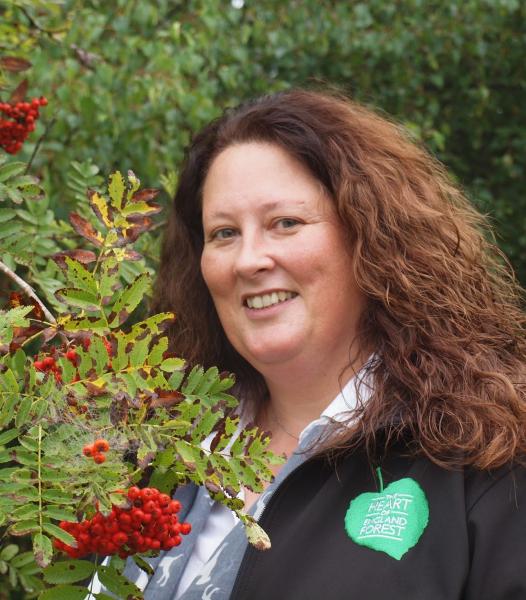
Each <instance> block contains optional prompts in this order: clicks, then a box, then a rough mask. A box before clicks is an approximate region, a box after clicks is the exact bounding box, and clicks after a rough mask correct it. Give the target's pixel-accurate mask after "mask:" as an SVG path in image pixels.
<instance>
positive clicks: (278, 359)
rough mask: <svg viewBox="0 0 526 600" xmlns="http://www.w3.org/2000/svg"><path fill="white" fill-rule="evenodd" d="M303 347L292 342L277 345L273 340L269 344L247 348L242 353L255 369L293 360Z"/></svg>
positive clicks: (287, 341)
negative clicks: (259, 366) (258, 366)
mask: <svg viewBox="0 0 526 600" xmlns="http://www.w3.org/2000/svg"><path fill="white" fill-rule="evenodd" d="M300 349H301V345H299V344H291V340H290V339H289V340H286V341H284V342H283V343H281V344H280V343H276V340H273V342H272V343H269V344H257V346H253V347H246V348H245V349H244V352H242V354H243V356H244V358H245V359H246V360H247V361H248V362H249V363H250V364H251V365H253V366H254V367H255V368H257V365H258V364H260V365H272V364H278V363H284V362H286V361H288V360H291V359H293V358H294V357H295V356H297V355H298V354H299V352H300Z"/></svg>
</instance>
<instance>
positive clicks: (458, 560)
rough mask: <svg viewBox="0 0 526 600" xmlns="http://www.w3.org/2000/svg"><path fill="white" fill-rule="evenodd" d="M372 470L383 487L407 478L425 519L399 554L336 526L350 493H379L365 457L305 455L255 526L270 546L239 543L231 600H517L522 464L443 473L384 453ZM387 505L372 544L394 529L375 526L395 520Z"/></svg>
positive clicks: (524, 503) (520, 598) (525, 544)
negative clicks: (241, 550)
mask: <svg viewBox="0 0 526 600" xmlns="http://www.w3.org/2000/svg"><path fill="white" fill-rule="evenodd" d="M381 474H382V476H383V485H384V486H385V488H387V487H388V486H389V485H390V484H391V483H392V482H395V481H398V480H401V479H405V478H410V479H412V480H414V482H416V483H417V484H418V485H419V486H420V487H421V488H422V490H423V492H424V494H425V496H426V498H427V504H428V510H429V517H428V522H427V526H425V528H424V530H423V533H422V534H421V536H420V538H419V539H418V541H417V542H416V544H415V545H414V546H413V547H412V548H410V549H409V550H407V552H406V553H405V554H404V555H403V556H402V557H401V558H400V559H399V560H398V559H397V558H394V557H392V556H391V555H389V554H387V553H385V552H383V551H380V550H374V549H371V548H369V547H366V546H363V545H360V544H358V543H356V542H355V541H353V540H352V539H351V537H350V536H349V534H348V533H347V531H346V528H345V523H344V521H345V516H346V514H347V511H348V509H349V504H350V502H351V500H353V499H354V498H355V497H357V496H359V495H360V494H362V493H364V492H376V494H377V495H378V496H379V497H380V498H385V497H386V495H387V492H388V491H389V490H385V493H384V494H380V493H379V485H380V484H379V480H378V476H377V474H376V473H375V469H374V467H371V465H370V464H369V463H368V461H367V460H366V458H365V456H364V455H363V454H361V453H354V454H351V455H348V456H346V457H342V458H340V459H338V460H337V461H336V462H334V461H332V462H331V461H328V460H326V459H324V458H314V459H310V460H308V461H307V462H305V463H304V464H302V465H301V466H300V467H298V468H297V469H296V470H295V471H294V472H292V473H291V474H290V475H289V477H288V478H287V479H285V480H284V482H283V483H282V485H281V486H280V487H279V488H278V490H276V492H275V494H274V495H273V497H272V498H271V500H270V501H269V504H268V505H267V507H266V509H265V511H264V513H263V515H262V516H261V518H260V520H259V523H260V524H261V525H262V527H263V528H264V529H265V530H266V531H267V533H268V534H269V535H270V538H271V540H272V548H271V549H270V550H268V551H266V552H261V551H258V550H255V549H253V548H252V547H250V546H249V548H248V549H247V551H246V553H245V556H244V559H243V562H242V564H241V567H240V570H239V573H238V576H237V579H236V583H235V585H234V589H233V591H232V595H231V600H263V599H265V600H380V599H381V600H526V469H524V468H523V467H519V466H516V467H513V468H512V467H505V468H501V469H499V470H496V471H493V472H482V471H476V470H472V469H466V470H456V471H450V470H445V469H442V468H439V467H437V466H436V465H434V464H433V463H431V462H430V461H429V460H427V459H425V458H407V457H403V455H401V454H394V455H393V456H391V458H390V459H389V460H386V461H384V462H383V464H382V465H381ZM392 498H393V496H392V497H391V500H392ZM374 500H376V498H375V499H374ZM371 506H372V505H371ZM389 506H391V508H392V506H393V503H392V502H391V504H389V502H387V503H385V502H383V501H382V505H381V506H380V508H383V509H385V508H387V509H388V510H387V511H385V510H384V511H383V512H382V511H380V512H382V514H383V515H384V517H385V516H386V517H389V518H388V519H387V520H386V519H385V518H384V517H381V518H380V522H382V519H383V526H382V525H379V526H378V528H377V529H376V530H374V529H373V530H371V531H373V534H374V535H373V536H372V537H373V538H374V537H375V535H376V534H378V536H380V539H379V540H376V542H378V543H379V544H380V546H381V545H382V544H383V543H384V542H383V540H382V539H381V535H382V534H383V533H387V534H388V535H387V537H392V536H391V535H390V534H391V533H392V532H393V531H394V532H395V533H397V532H399V531H400V529H399V528H398V529H396V528H395V529H392V527H390V526H389V525H385V522H386V521H387V523H393V522H394V523H395V524H398V525H397V526H398V527H399V524H400V521H396V520H394V521H393V514H392V513H390V512H389ZM375 514H379V513H375ZM401 514H402V513H401ZM389 519H391V520H389ZM409 520H411V515H410V517H409ZM369 522H370V523H374V522H375V521H374V520H371V521H369ZM377 522H378V521H377ZM403 524H404V521H402V525H403ZM363 531H364V532H365V531H366V530H365V529H364V530H363ZM375 532H376V533H375ZM415 535H416V537H417V534H415ZM378 536H376V537H378ZM395 537H396V536H395ZM394 543H395V544H396V543H397V542H394Z"/></svg>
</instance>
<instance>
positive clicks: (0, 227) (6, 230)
mask: <svg viewBox="0 0 526 600" xmlns="http://www.w3.org/2000/svg"><path fill="white" fill-rule="evenodd" d="M23 229H24V225H23V224H22V223H20V222H19V221H14V222H10V221H8V222H7V223H0V239H5V238H7V237H9V236H10V235H15V234H17V233H20V232H21V231H22V230H23Z"/></svg>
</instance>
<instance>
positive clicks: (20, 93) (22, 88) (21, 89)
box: [9, 79, 29, 104]
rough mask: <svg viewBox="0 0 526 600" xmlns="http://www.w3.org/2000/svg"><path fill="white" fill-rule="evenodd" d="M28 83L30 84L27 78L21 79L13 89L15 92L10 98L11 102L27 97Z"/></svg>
mask: <svg viewBox="0 0 526 600" xmlns="http://www.w3.org/2000/svg"><path fill="white" fill-rule="evenodd" d="M28 85H29V84H28V81H27V79H24V80H23V81H21V82H20V83H19V84H18V86H17V87H16V89H15V90H14V91H13V93H12V94H11V96H10V98H9V102H10V103H11V104H15V103H16V102H22V101H23V100H24V98H25V97H26V94H27V88H28Z"/></svg>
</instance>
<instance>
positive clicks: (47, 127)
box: [24, 117, 57, 175]
mask: <svg viewBox="0 0 526 600" xmlns="http://www.w3.org/2000/svg"><path fill="white" fill-rule="evenodd" d="M56 120H57V118H56V117H53V118H52V119H51V120H50V121H49V122H48V123H47V124H46V128H45V129H44V133H43V134H42V135H41V136H40V137H39V138H38V140H37V143H36V144H35V147H34V148H33V153H32V154H31V158H30V159H29V162H28V163H27V167H26V170H25V171H24V174H26V175H27V173H28V172H29V169H30V168H31V165H32V164H33V160H34V159H35V156H36V155H37V152H38V150H39V149H40V145H41V144H42V142H43V141H44V138H45V137H46V136H47V134H48V133H49V130H50V129H51V128H52V127H53V125H54V124H55V122H56Z"/></svg>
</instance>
